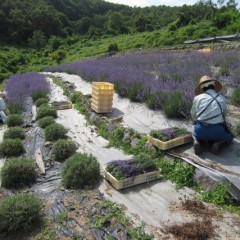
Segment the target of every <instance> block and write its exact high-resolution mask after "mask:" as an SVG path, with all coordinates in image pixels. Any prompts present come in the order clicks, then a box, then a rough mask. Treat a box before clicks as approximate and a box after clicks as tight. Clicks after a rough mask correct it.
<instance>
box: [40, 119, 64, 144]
mask: <svg viewBox="0 0 240 240" xmlns="http://www.w3.org/2000/svg"><path fill="white" fill-rule="evenodd" d="M66 133H67V129H66V128H64V127H63V126H62V125H61V124H58V123H52V124H50V125H49V126H47V127H46V129H45V137H46V140H48V141H57V140H58V139H62V138H66Z"/></svg>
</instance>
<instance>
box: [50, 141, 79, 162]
mask: <svg viewBox="0 0 240 240" xmlns="http://www.w3.org/2000/svg"><path fill="white" fill-rule="evenodd" d="M76 150H77V146H76V144H75V143H74V142H72V141H68V140H64V139H59V140H58V141H56V142H55V143H54V144H53V148H52V153H51V154H52V159H53V160H55V161H59V162H63V161H65V160H66V159H67V158H69V157H70V156H71V155H73V154H74V153H76Z"/></svg>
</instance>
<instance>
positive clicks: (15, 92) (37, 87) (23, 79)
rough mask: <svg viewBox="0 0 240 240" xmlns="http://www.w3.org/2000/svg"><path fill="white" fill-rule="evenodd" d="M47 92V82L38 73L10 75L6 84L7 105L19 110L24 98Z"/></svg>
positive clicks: (48, 89) (48, 86) (48, 88)
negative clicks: (17, 107) (16, 107)
mask: <svg viewBox="0 0 240 240" xmlns="http://www.w3.org/2000/svg"><path fill="white" fill-rule="evenodd" d="M49 91H50V85H49V82H48V81H47V80H46V78H45V77H44V76H43V75H41V74H38V73H26V74H16V75H12V76H11V77H10V78H9V80H8V81H7V84H6V92H7V98H8V103H9V104H10V105H15V106H19V107H21V108H22V107H23V105H24V101H25V99H26V97H28V96H32V94H34V93H37V92H41V93H44V94H48V93H49Z"/></svg>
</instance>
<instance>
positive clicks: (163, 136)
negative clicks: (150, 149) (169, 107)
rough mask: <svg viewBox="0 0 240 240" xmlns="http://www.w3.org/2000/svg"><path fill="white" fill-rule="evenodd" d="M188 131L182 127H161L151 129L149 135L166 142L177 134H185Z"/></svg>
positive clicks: (177, 135)
mask: <svg viewBox="0 0 240 240" xmlns="http://www.w3.org/2000/svg"><path fill="white" fill-rule="evenodd" d="M188 133H189V132H188V131H187V130H186V129H184V128H177V127H172V128H165V129H161V130H152V131H151V132H150V135H151V136H152V137H154V138H157V139H159V140H161V141H164V142H166V141H169V140H171V139H174V138H177V137H179V136H183V135H186V134H188Z"/></svg>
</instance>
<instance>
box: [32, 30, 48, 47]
mask: <svg viewBox="0 0 240 240" xmlns="http://www.w3.org/2000/svg"><path fill="white" fill-rule="evenodd" d="M28 42H29V44H30V46H31V47H33V48H36V49H40V48H43V47H45V46H46V44H47V38H46V36H45V34H44V33H43V32H42V31H41V30H36V31H34V32H33V36H32V38H30V39H29V40H28Z"/></svg>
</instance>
